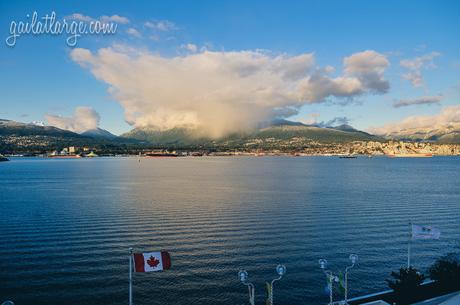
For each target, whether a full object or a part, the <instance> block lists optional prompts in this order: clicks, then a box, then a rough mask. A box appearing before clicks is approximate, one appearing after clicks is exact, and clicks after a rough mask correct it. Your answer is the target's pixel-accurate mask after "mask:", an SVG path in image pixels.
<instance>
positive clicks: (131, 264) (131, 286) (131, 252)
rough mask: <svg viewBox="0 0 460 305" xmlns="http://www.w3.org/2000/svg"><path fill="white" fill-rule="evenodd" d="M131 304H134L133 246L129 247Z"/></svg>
mask: <svg viewBox="0 0 460 305" xmlns="http://www.w3.org/2000/svg"><path fill="white" fill-rule="evenodd" d="M129 305H133V248H131V247H130V248H129Z"/></svg>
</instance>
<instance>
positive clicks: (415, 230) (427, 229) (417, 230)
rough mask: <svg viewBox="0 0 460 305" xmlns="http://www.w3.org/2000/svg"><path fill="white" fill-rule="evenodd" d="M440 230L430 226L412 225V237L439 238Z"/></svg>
mask: <svg viewBox="0 0 460 305" xmlns="http://www.w3.org/2000/svg"><path fill="white" fill-rule="evenodd" d="M440 236H441V231H439V230H438V229H436V228H433V227H431V226H417V225H412V239H439V237H440Z"/></svg>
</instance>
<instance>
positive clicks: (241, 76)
mask: <svg viewBox="0 0 460 305" xmlns="http://www.w3.org/2000/svg"><path fill="white" fill-rule="evenodd" d="M71 57H72V59H73V60H74V61H75V62H77V63H79V64H80V65H82V66H84V67H87V68H89V69H90V70H91V72H92V73H93V74H94V75H95V77H96V78H98V79H99V80H102V81H104V82H106V83H107V84H108V85H109V92H110V93H111V94H112V95H113V96H114V98H115V99H116V100H117V101H118V102H119V103H120V104H121V105H122V106H123V108H124V109H125V119H126V120H127V122H128V123H130V124H132V125H134V126H136V127H140V126H156V127H158V128H161V129H169V128H173V127H178V126H192V127H195V128H197V129H200V130H201V131H203V132H206V133H207V134H208V135H210V136H214V137H219V136H221V135H224V134H225V133H228V132H232V131H237V130H245V129H247V128H251V127H253V126H255V125H256V124H257V123H258V122H261V121H264V120H266V119H268V118H269V117H271V116H272V115H273V110H274V109H276V108H279V109H282V108H285V107H292V108H296V107H300V106H302V105H305V104H308V103H318V102H322V101H324V100H325V99H327V98H330V97H337V98H347V99H351V98H353V97H354V96H356V95H360V94H364V93H383V92H384V91H385V90H387V85H384V84H385V83H386V81H385V80H384V79H383V72H384V70H385V68H386V67H387V66H388V62H387V61H386V58H385V57H384V56H383V55H381V54H379V53H377V52H375V51H365V52H362V53H357V54H354V55H352V56H350V57H347V58H345V60H344V67H345V74H344V76H340V77H335V78H332V77H330V75H329V72H331V69H326V70H327V71H325V69H316V68H315V63H314V55H313V54H311V53H306V54H301V55H298V56H288V55H273V54H272V53H269V52H263V51H234V52H211V51H203V52H200V53H192V54H190V53H189V54H186V55H182V56H176V57H172V58H170V57H163V56H161V55H159V54H157V53H150V52H147V51H135V50H134V51H133V50H132V49H131V50H128V51H127V50H125V49H124V48H116V47H112V48H104V49H100V50H98V51H97V52H96V53H94V54H93V53H91V52H90V51H89V50H86V49H78V48H77V49H74V50H73V51H72V52H71ZM365 77H369V78H370V79H371V80H367V79H364V78H365Z"/></svg>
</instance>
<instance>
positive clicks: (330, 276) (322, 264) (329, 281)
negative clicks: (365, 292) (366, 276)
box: [319, 254, 358, 305]
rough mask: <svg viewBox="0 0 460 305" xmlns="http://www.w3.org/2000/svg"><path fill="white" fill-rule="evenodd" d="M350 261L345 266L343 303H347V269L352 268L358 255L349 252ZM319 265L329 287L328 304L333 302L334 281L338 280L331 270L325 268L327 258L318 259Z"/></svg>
mask: <svg viewBox="0 0 460 305" xmlns="http://www.w3.org/2000/svg"><path fill="white" fill-rule="evenodd" d="M349 258H350V261H351V265H350V266H347V267H346V268H345V287H344V288H345V293H344V295H345V300H344V304H348V270H350V269H351V268H353V267H354V266H355V264H356V262H357V261H358V255H356V254H350V257H349ZM319 267H320V268H321V269H322V270H323V272H324V274H325V275H326V278H327V285H328V288H329V304H330V305H332V304H333V303H334V300H333V288H334V282H336V283H337V282H339V281H340V280H339V277H338V276H336V275H334V274H333V273H332V272H331V271H329V270H326V267H327V260H325V259H320V260H319Z"/></svg>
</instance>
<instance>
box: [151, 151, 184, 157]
mask: <svg viewBox="0 0 460 305" xmlns="http://www.w3.org/2000/svg"><path fill="white" fill-rule="evenodd" d="M145 156H146V157H157V158H161V157H163V158H164V157H178V156H179V155H178V154H177V153H175V152H172V153H168V152H149V153H146V154H145Z"/></svg>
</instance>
